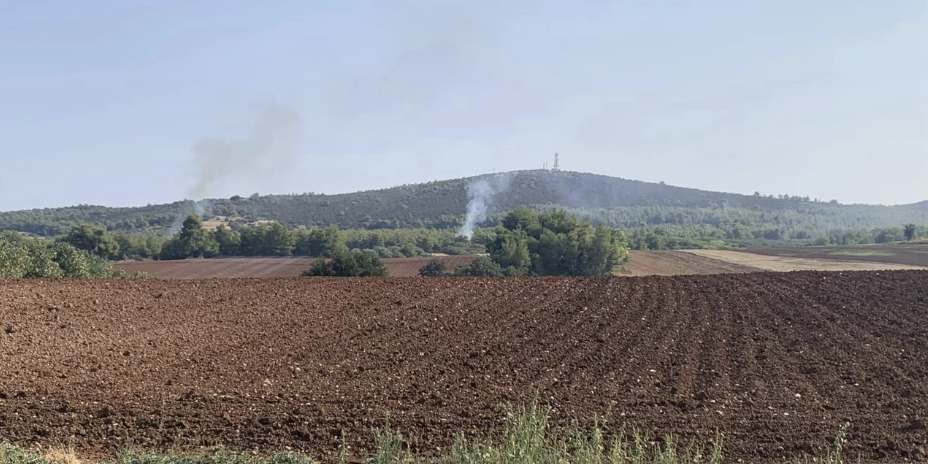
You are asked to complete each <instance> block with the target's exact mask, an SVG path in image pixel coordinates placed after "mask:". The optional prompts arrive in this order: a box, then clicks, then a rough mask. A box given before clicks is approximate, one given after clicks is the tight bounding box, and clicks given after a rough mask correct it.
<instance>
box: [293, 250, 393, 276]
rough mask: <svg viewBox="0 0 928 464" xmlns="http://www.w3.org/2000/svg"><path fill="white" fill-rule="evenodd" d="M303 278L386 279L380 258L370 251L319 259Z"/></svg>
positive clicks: (344, 252) (385, 271)
mask: <svg viewBox="0 0 928 464" xmlns="http://www.w3.org/2000/svg"><path fill="white" fill-rule="evenodd" d="M302 275H303V276H304V277H386V276H387V275H389V273H388V272H387V267H386V266H384V264H383V262H382V261H381V260H380V257H379V256H377V254H376V253H374V252H372V251H351V252H349V251H342V252H339V253H337V254H336V255H335V257H333V258H332V259H319V260H316V262H314V263H313V265H312V266H311V267H310V268H309V269H307V270H306V271H303V274H302Z"/></svg>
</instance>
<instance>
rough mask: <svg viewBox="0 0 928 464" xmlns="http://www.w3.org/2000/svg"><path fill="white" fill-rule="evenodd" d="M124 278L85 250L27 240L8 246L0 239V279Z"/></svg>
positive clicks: (9, 242)
mask: <svg viewBox="0 0 928 464" xmlns="http://www.w3.org/2000/svg"><path fill="white" fill-rule="evenodd" d="M62 277H64V278H77V279H90V278H124V277H128V275H127V274H126V273H125V272H124V271H122V270H120V269H114V268H113V267H111V266H110V264H109V262H108V261H107V260H105V259H103V258H101V257H99V256H96V255H92V254H90V253H89V252H87V251H86V250H78V249H77V248H74V247H73V246H71V245H69V244H67V243H64V242H59V243H55V244H53V245H48V244H46V243H45V242H44V241H41V240H36V239H28V240H25V241H21V242H16V243H14V242H11V241H10V240H9V239H7V238H5V237H0V278H6V279H54V278H62Z"/></svg>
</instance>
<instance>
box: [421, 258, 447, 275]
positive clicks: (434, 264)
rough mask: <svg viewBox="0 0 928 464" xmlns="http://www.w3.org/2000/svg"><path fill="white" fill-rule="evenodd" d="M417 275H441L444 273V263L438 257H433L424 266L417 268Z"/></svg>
mask: <svg viewBox="0 0 928 464" xmlns="http://www.w3.org/2000/svg"><path fill="white" fill-rule="evenodd" d="M419 275H420V276H422V277H441V276H443V275H445V263H444V261H442V260H440V259H433V260H431V261H429V262H427V263H425V266H422V267H420V268H419Z"/></svg>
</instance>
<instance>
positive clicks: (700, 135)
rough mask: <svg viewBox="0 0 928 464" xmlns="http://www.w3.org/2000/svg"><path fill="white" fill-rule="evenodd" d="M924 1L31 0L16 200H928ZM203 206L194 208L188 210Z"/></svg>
mask: <svg viewBox="0 0 928 464" xmlns="http://www.w3.org/2000/svg"><path fill="white" fill-rule="evenodd" d="M925 56H928V2H924V1H917V0H896V1H888V2H881V3H879V4H877V3H873V2H838V1H836V0H828V1H822V2H815V3H813V4H809V3H808V2H798V1H787V2H760V1H758V2H737V1H734V0H730V1H715V2H711V4H710V3H702V4H699V5H694V4H688V3H684V2H673V3H672V4H671V3H665V4H663V5H656V4H651V3H648V4H639V3H632V2H605V1H604V2H598V1H596V2H592V1H591V2H585V3H583V4H582V5H576V4H571V3H567V2H547V3H544V2H543V3H538V2H526V1H514V2H507V3H506V4H504V5H499V4H496V3H494V2H442V3H441V4H440V5H437V6H436V5H434V4H433V5H431V6H429V7H424V6H421V5H416V4H415V3H412V2H391V3H390V4H389V5H384V4H382V3H375V2H350V1H349V2H339V3H337V4H323V3H318V4H317V3H310V2H306V3H303V2H282V1H269V2H265V3H263V4H260V5H259V4H253V3H251V2H245V1H244V0H233V1H217V0H208V1H203V2H197V3H188V2H162V3H158V4H147V5H141V4H135V5H130V4H111V3H110V2H103V1H102V0H90V1H88V2H83V3H81V4H73V3H70V2H64V1H42V2H16V3H11V4H10V5H5V8H4V14H3V16H2V17H0V57H2V58H0V211H10V210H21V209H31V208H43V207H64V206H74V205H77V204H97V205H104V206H144V205H146V204H161V203H171V202H174V201H179V200H182V199H185V198H188V197H191V196H193V197H211V198H228V197H230V196H232V195H242V196H247V195H250V194H252V193H254V192H259V193H261V194H287V193H303V192H310V191H312V192H316V193H326V194H338V193H350V192H355V191H363V190H374V189H381V188H388V187H393V186H397V185H401V184H413V183H421V182H429V181H434V180H445V179H452V178H461V177H469V176H474V175H480V174H486V173H491V172H502V171H513V170H528V169H540V168H541V167H542V166H543V164H544V163H547V165H548V167H550V166H551V163H552V161H553V155H554V153H555V152H558V153H560V156H561V168H562V169H564V170H569V171H578V172H590V173H594V174H601V175H607V176H614V177H621V178H625V179H633V180H641V181H646V182H655V183H657V182H661V181H663V182H665V183H667V184H669V185H675V186H680V187H688V188H696V189H700V190H707V191H720V192H730V193H740V194H745V195H751V194H753V192H755V191H759V192H761V193H763V194H765V195H767V194H774V195H777V194H790V195H799V196H809V197H813V198H819V199H822V200H826V201H827V200H831V199H837V200H838V201H840V202H842V203H867V204H908V203H915V202H919V201H923V200H928V188H926V183H928V182H926V181H928V62H926V60H925V59H924V57H925ZM191 199H199V198H191Z"/></svg>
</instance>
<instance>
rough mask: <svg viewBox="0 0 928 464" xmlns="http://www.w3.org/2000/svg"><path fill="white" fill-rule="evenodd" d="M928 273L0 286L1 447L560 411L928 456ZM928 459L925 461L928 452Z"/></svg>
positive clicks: (745, 452)
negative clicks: (845, 429)
mask: <svg viewBox="0 0 928 464" xmlns="http://www.w3.org/2000/svg"><path fill="white" fill-rule="evenodd" d="M925 321H928V272H920V271H898V272H857V273H844V274H837V273H818V272H799V273H783V274H768V273H749V274H726V275H716V276H677V277H646V278H585V279H584V278H524V279H490V280H479V279H458V278H447V279H299V278H293V279H216V280H208V281H196V280H188V281H167V280H162V281H65V280H61V281H32V282H30V281H6V282H2V281H0V330H2V328H3V327H6V330H3V331H2V332H0V366H2V369H0V370H2V375H0V432H2V433H3V434H5V435H8V436H11V437H13V438H12V439H13V440H14V441H15V442H17V443H19V444H23V445H34V444H59V445H60V444H69V443H70V444H72V445H73V446H74V447H75V448H76V449H78V450H89V451H94V450H96V451H98V452H111V451H116V450H119V449H122V448H123V447H125V446H126V445H127V444H129V443H130V441H131V443H132V444H134V445H135V446H137V447H142V448H148V447H155V448H161V449H183V448H194V447H197V446H200V445H211V444H216V443H223V444H225V445H227V446H229V447H232V448H235V449H258V450H268V451H270V450H275V451H276V450H280V449H284V448H285V447H292V448H293V449H297V450H303V451H307V452H309V453H310V454H312V455H315V456H320V457H324V456H331V453H332V452H334V451H335V450H336V448H337V446H338V444H339V436H340V434H341V431H342V430H344V431H345V432H346V434H347V438H348V442H349V444H350V445H351V446H353V448H352V449H353V450H358V449H359V447H362V448H363V447H365V446H369V445H370V433H369V429H370V428H371V427H374V426H377V425H380V424H382V420H383V414H384V413H386V412H389V413H390V414H391V422H392V423H393V424H395V425H397V426H399V427H400V428H401V429H403V430H405V431H406V432H408V433H409V434H410V435H411V436H412V437H413V438H414V440H413V444H414V446H416V447H417V448H418V449H419V450H420V451H422V452H429V451H434V450H435V449H436V448H437V447H440V446H442V447H443V446H447V445H448V444H449V442H450V439H451V434H453V433H455V432H457V431H468V432H470V433H475V434H479V433H482V432H484V431H486V430H488V429H489V428H491V427H493V426H495V425H496V424H498V421H499V419H500V413H499V410H498V406H499V405H500V404H501V403H503V402H528V401H531V400H533V399H536V398H537V399H539V400H541V401H543V402H545V403H548V404H551V405H553V406H554V407H555V408H556V417H558V418H560V419H569V418H578V419H581V420H582V419H589V418H592V417H593V415H594V414H597V413H600V414H602V413H610V414H611V422H610V423H611V424H613V425H612V427H613V430H615V429H616V428H618V427H619V426H624V427H626V428H631V427H638V428H640V429H642V430H645V431H650V432H652V433H656V434H660V435H664V434H671V433H672V434H674V435H675V436H677V437H680V438H682V439H684V440H688V439H693V440H696V441H700V442H708V441H710V440H712V439H713V438H714V437H715V435H716V432H719V433H721V434H722V435H723V436H724V440H725V447H726V453H727V460H729V461H731V462H734V461H735V460H737V459H739V458H741V459H744V460H745V462H759V461H766V462H778V461H780V460H781V459H782V458H783V457H784V456H799V455H801V454H803V453H818V454H821V453H823V452H824V450H825V449H826V448H827V447H828V445H829V443H830V441H831V440H832V439H833V437H834V435H835V433H836V432H837V430H838V428H839V427H840V426H841V424H842V423H844V422H845V421H847V422H850V424H851V425H850V428H849V435H848V439H849V440H850V443H849V445H848V449H847V450H846V452H847V454H849V455H850V456H851V457H852V461H853V459H855V458H856V457H857V456H860V457H862V458H863V459H864V460H871V459H883V460H889V461H893V462H899V461H900V460H902V459H903V458H909V459H914V460H918V459H924V457H923V455H921V454H919V453H921V451H920V449H921V450H923V449H924V447H925V446H926V445H928V431H926V429H925V422H924V421H925V415H928V325H926V324H925ZM920 447H921V448H920Z"/></svg>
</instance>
